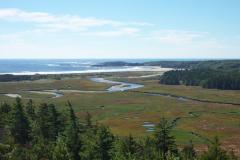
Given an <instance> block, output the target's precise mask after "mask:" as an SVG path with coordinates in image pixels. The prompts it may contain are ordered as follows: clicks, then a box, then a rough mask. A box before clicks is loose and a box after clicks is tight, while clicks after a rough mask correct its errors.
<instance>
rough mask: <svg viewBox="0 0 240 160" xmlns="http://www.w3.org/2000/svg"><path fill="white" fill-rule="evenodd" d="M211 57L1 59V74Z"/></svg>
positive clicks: (66, 71)
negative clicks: (113, 63)
mask: <svg viewBox="0 0 240 160" xmlns="http://www.w3.org/2000/svg"><path fill="white" fill-rule="evenodd" d="M201 60H211V59H0V74H13V75H33V74H74V73H94V72H122V71H145V70H151V68H147V67H140V66H124V67H122V66H120V67H118V66H106V67H99V66H94V65H97V64H100V63H103V62H114V61H124V62H128V63H143V62H150V61H151V62H152V61H201Z"/></svg>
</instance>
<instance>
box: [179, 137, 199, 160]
mask: <svg viewBox="0 0 240 160" xmlns="http://www.w3.org/2000/svg"><path fill="white" fill-rule="evenodd" d="M182 157H183V159H184V160H194V159H195V158H196V152H195V150H194V146H193V143H192V141H190V142H189V144H188V145H187V146H185V147H184V148H183V150H182Z"/></svg>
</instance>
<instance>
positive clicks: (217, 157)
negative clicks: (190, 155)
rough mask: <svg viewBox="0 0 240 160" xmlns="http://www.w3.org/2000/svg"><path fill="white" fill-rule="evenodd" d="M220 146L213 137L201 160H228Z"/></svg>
mask: <svg viewBox="0 0 240 160" xmlns="http://www.w3.org/2000/svg"><path fill="white" fill-rule="evenodd" d="M220 146H221V144H220V142H219V140H218V137H215V138H214V141H213V142H212V144H211V145H210V146H209V148H208V151H207V152H205V153H204V154H203V155H202V157H201V160H229V156H228V155H227V153H226V152H225V151H224V150H222V149H221V147H220Z"/></svg>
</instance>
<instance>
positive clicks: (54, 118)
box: [48, 104, 63, 140]
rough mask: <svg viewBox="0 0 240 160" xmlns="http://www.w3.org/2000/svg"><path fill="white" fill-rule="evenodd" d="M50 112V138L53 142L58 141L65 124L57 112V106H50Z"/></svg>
mask: <svg viewBox="0 0 240 160" xmlns="http://www.w3.org/2000/svg"><path fill="white" fill-rule="evenodd" d="M48 112H49V127H50V128H49V137H50V139H51V140H56V138H57V136H58V134H59V133H60V132H61V131H62V128H63V124H62V123H61V122H60V120H59V113H58V112H57V110H56V108H55V105H53V104H50V105H49V106H48Z"/></svg>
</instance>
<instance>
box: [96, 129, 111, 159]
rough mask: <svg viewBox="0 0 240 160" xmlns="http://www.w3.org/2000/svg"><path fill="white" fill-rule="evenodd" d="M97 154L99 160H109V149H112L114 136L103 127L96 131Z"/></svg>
mask: <svg viewBox="0 0 240 160" xmlns="http://www.w3.org/2000/svg"><path fill="white" fill-rule="evenodd" d="M97 136H98V137H97V148H98V149H97V152H98V154H99V159H100V160H110V159H111V149H112V148H113V142H114V136H113V135H112V134H111V132H110V131H109V129H108V128H107V127H105V126H100V127H99V128H98V130H97Z"/></svg>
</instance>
